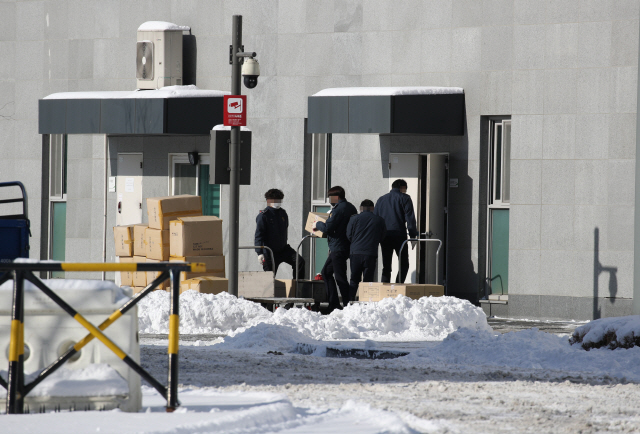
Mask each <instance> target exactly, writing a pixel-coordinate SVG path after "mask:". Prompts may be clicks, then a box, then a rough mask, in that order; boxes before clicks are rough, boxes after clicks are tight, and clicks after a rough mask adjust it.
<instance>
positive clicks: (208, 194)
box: [198, 164, 220, 217]
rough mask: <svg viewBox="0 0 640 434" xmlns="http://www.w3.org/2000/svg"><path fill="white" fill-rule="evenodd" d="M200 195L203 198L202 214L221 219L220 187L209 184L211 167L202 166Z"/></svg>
mask: <svg viewBox="0 0 640 434" xmlns="http://www.w3.org/2000/svg"><path fill="white" fill-rule="evenodd" d="M198 185H199V186H200V187H199V190H200V191H198V195H200V196H201V197H202V214H204V215H213V216H216V217H220V185H218V184H209V165H208V164H201V165H200V174H199V180H198Z"/></svg>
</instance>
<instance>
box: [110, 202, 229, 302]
mask: <svg viewBox="0 0 640 434" xmlns="http://www.w3.org/2000/svg"><path fill="white" fill-rule="evenodd" d="M147 215H148V220H149V223H148V224H136V225H129V226H116V227H114V228H113V232H114V236H115V246H116V255H117V256H118V257H119V258H118V259H119V262H137V263H144V262H166V261H173V262H200V263H204V264H206V268H207V271H206V272H205V273H185V272H183V273H182V275H181V278H180V280H181V287H180V292H182V291H184V290H186V289H196V290H198V291H200V292H212V293H216V294H217V293H218V292H222V291H226V290H227V279H225V278H224V277H225V271H224V270H225V265H224V256H223V255H222V220H220V219H219V218H217V217H213V216H203V215H202V199H201V197H200V196H192V195H181V196H170V197H154V198H149V199H147ZM172 228H173V229H174V231H171V229H172ZM159 275H160V273H159V272H144V271H141V272H134V273H129V272H122V273H121V274H120V279H121V284H122V285H123V286H131V287H133V288H134V293H138V292H140V291H142V290H143V289H144V287H145V286H147V285H148V284H150V283H151V282H153V280H154V279H155V278H156V277H158V276H159ZM194 280H197V281H196V282H193V281H194ZM202 282H203V283H202ZM169 288H170V282H169V280H166V281H164V282H163V283H162V284H160V285H158V286H157V289H164V290H168V289H169Z"/></svg>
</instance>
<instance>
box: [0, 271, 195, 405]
mask: <svg viewBox="0 0 640 434" xmlns="http://www.w3.org/2000/svg"><path fill="white" fill-rule="evenodd" d="M34 271H79V272H86V271H105V272H106V271H129V272H136V271H151V272H154V271H155V272H160V273H161V274H160V276H158V277H157V278H156V279H155V280H154V281H153V282H151V284H149V285H147V286H146V287H145V288H144V289H143V290H142V291H141V292H139V293H138V294H136V295H134V296H133V297H132V298H131V299H130V300H129V301H128V302H126V303H125V304H124V305H123V306H122V307H120V308H119V309H118V310H116V311H115V312H113V313H112V314H111V315H110V316H109V317H108V318H107V319H105V320H104V321H103V322H102V324H100V325H99V326H97V327H96V326H95V325H93V324H91V323H90V322H89V321H87V320H86V319H85V318H84V316H82V315H81V314H80V313H79V312H78V311H77V310H75V309H74V308H73V307H72V306H71V305H69V304H68V303H67V302H65V301H64V300H63V299H62V298H60V297H59V296H58V295H57V294H56V293H55V292H54V291H52V290H51V288H49V287H48V286H47V285H46V284H45V283H44V282H43V281H42V280H40V279H39V278H38V277H36V276H35V275H34V274H33V272H34ZM183 271H186V272H193V273H204V272H205V271H206V268H205V265H204V264H187V263H184V262H182V263H179V262H160V263H131V264H123V263H115V264H104V263H50V262H47V263H45V262H32V263H28V262H26V263H23V262H18V263H16V262H13V263H2V264H0V272H4V274H2V275H1V276H0V285H2V284H3V283H5V282H7V281H9V280H13V306H12V309H11V337H10V343H9V371H8V377H7V381H5V380H4V379H2V378H1V377H0V385H1V386H2V387H4V388H5V389H7V414H21V413H23V412H24V398H25V396H26V395H28V394H29V392H31V391H32V390H33V389H34V388H35V387H36V386H37V385H38V384H39V383H40V382H41V381H42V380H44V379H45V378H47V377H48V376H49V375H51V374H52V373H54V372H55V371H56V370H57V369H58V368H59V367H60V366H62V365H63V364H64V363H65V362H67V361H68V360H69V359H71V358H72V357H73V356H74V355H75V354H77V353H78V352H79V351H80V350H81V349H82V348H83V347H84V346H85V345H87V344H88V343H89V342H91V341H92V340H93V339H94V338H96V339H98V340H99V341H100V342H102V343H103V344H104V345H105V346H106V347H107V348H109V349H110V350H111V351H112V352H113V353H114V354H115V355H116V356H118V357H119V358H120V359H121V360H122V361H123V362H124V363H126V364H127V366H129V367H130V368H131V369H132V370H133V371H134V372H136V373H137V374H138V375H140V377H141V378H143V379H144V380H145V381H147V382H148V383H149V384H150V385H151V386H153V388H154V389H156V390H157V391H158V393H160V395H162V397H163V398H165V399H166V400H167V407H166V408H167V411H173V410H175V408H176V407H178V406H179V405H180V403H179V401H178V346H179V345H178V342H179V336H180V330H179V328H180V316H179V306H180V273H181V272H183ZM167 279H171V307H170V316H169V345H168V347H169V348H168V353H169V367H168V385H167V386H164V385H163V384H161V383H160V382H159V381H158V380H156V379H155V378H154V377H152V376H151V374H149V373H148V372H147V371H146V370H145V369H144V368H142V366H140V365H139V364H138V363H136V362H135V361H134V360H133V359H132V358H131V357H129V356H128V355H127V354H126V353H125V352H124V351H123V350H122V349H120V348H119V347H118V346H117V345H116V344H115V343H114V342H113V341H112V340H111V339H109V338H108V337H107V336H106V335H105V334H104V333H102V332H103V331H104V330H105V329H107V327H109V326H110V325H111V324H113V323H114V322H115V321H116V320H117V319H118V318H120V317H121V316H122V315H123V314H125V313H126V312H127V311H128V310H130V309H131V308H132V307H133V306H135V305H136V304H138V302H139V301H140V300H142V299H143V298H144V297H146V296H147V295H148V294H149V293H151V291H153V290H154V289H155V288H156V287H157V286H158V285H160V284H161V283H162V282H164V281H165V280H167ZM25 280H27V281H29V282H31V283H32V284H33V285H34V286H35V287H36V288H38V289H39V290H40V291H42V292H43V293H44V294H45V295H47V296H48V297H49V298H50V299H51V300H53V302H55V303H56V304H57V305H58V306H59V307H60V308H62V310H64V311H65V312H66V313H67V314H69V315H70V316H71V317H72V318H73V319H75V320H76V321H78V322H79V323H80V324H81V325H82V326H83V327H84V328H86V329H87V330H88V331H89V334H88V335H86V336H85V337H84V338H83V339H82V340H80V341H78V342H77V343H76V344H75V345H73V346H72V347H70V348H69V349H68V350H67V351H66V352H65V353H64V354H63V355H61V356H60V357H59V358H58V359H57V360H56V361H54V362H53V363H52V364H50V365H49V366H47V367H46V368H45V369H43V370H42V371H41V372H40V373H39V374H38V376H37V377H36V378H35V379H34V380H33V381H32V382H31V383H29V384H24V281H25Z"/></svg>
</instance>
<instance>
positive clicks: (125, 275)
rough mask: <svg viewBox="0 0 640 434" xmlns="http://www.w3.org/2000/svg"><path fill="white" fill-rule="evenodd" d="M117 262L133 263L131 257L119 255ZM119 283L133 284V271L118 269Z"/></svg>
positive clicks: (123, 284)
mask: <svg viewBox="0 0 640 434" xmlns="http://www.w3.org/2000/svg"><path fill="white" fill-rule="evenodd" d="M118 262H120V263H122V264H133V258H130V257H125V256H121V257H119V258H118ZM120 285H122V286H133V272H131V271H120Z"/></svg>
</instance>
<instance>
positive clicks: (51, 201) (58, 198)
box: [46, 134, 68, 278]
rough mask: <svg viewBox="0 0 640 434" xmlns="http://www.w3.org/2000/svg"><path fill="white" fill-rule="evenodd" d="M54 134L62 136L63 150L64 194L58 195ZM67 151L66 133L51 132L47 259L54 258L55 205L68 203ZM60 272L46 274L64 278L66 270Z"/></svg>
mask: <svg viewBox="0 0 640 434" xmlns="http://www.w3.org/2000/svg"><path fill="white" fill-rule="evenodd" d="M54 136H62V151H61V154H60V155H61V157H62V164H60V170H61V171H62V173H61V174H60V182H61V183H62V185H61V186H60V187H61V188H60V190H61V191H62V195H60V196H56V195H55V194H53V192H52V186H53V184H54V179H53V178H54V176H53V174H54V169H55V167H54V161H53V155H54V153H53V152H52V147H53V146H54ZM67 151H68V137H67V135H66V134H49V216H48V217H49V219H48V220H49V221H48V222H47V225H48V228H49V230H48V234H47V259H48V260H53V234H54V230H53V229H54V224H53V218H54V211H53V209H54V205H55V204H56V203H65V204H66V203H67V175H68V159H67V155H68V154H67ZM65 224H66V218H65ZM64 243H65V247H66V237H65V240H64ZM65 259H66V254H65ZM58 273H60V274H57V273H56V274H57V275H55V276H54V272H51V271H49V272H46V275H47V277H48V278H64V272H58Z"/></svg>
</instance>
